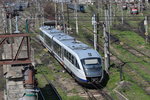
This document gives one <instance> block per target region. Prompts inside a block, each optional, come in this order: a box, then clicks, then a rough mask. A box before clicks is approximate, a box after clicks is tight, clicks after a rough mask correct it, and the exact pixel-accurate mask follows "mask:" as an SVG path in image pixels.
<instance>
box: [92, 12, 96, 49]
mask: <svg viewBox="0 0 150 100" xmlns="http://www.w3.org/2000/svg"><path fill="white" fill-rule="evenodd" d="M92 21H93V22H92V24H93V26H94V30H93V32H94V49H95V50H97V33H96V31H97V22H96V16H95V14H94V15H93V18H92Z"/></svg>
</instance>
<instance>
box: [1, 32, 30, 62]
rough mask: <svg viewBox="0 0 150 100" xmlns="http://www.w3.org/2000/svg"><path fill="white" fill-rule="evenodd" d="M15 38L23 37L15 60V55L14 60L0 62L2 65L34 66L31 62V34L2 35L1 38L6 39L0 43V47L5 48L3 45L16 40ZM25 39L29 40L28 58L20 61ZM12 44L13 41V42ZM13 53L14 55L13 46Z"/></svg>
mask: <svg viewBox="0 0 150 100" xmlns="http://www.w3.org/2000/svg"><path fill="white" fill-rule="evenodd" d="M14 37H23V38H22V40H21V43H20V45H19V47H18V50H17V53H16V55H15V57H14V58H13V54H12V58H11V59H3V60H0V65H4V64H10V65H11V64H32V61H31V60H30V56H31V51H30V50H31V49H30V38H29V34H22V33H21V34H5V35H4V34H3V35H0V38H4V39H3V40H2V41H0V47H1V46H3V44H4V43H5V41H6V40H8V39H11V40H12V38H14ZM25 38H26V39H27V40H26V41H27V44H26V45H27V56H28V57H27V58H21V59H19V58H18V56H19V54H20V51H21V48H22V46H23V43H24V41H25ZM11 43H12V41H11ZM10 49H11V52H12V53H13V45H12V44H11V48H10Z"/></svg>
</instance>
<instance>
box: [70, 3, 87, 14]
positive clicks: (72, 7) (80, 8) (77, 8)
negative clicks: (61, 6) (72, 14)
mask: <svg viewBox="0 0 150 100" xmlns="http://www.w3.org/2000/svg"><path fill="white" fill-rule="evenodd" d="M68 8H69V9H73V10H77V11H78V12H82V13H85V6H84V5H82V4H77V7H76V5H75V4H68Z"/></svg>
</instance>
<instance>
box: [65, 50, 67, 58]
mask: <svg viewBox="0 0 150 100" xmlns="http://www.w3.org/2000/svg"><path fill="white" fill-rule="evenodd" d="M64 56H65V57H66V58H67V51H66V50H65V49H64Z"/></svg>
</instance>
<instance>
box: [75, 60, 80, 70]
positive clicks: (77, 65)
mask: <svg viewBox="0 0 150 100" xmlns="http://www.w3.org/2000/svg"><path fill="white" fill-rule="evenodd" d="M75 62H76V63H75V64H76V65H75V66H76V67H77V68H78V69H80V67H79V64H78V62H77V60H75Z"/></svg>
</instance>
